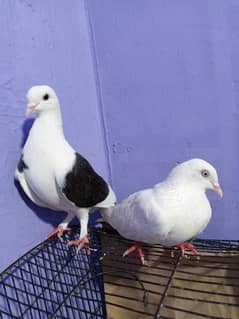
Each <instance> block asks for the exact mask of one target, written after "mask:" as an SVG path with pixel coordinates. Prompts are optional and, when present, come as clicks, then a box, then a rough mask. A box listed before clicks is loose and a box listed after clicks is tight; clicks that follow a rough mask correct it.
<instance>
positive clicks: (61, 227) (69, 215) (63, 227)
mask: <svg viewBox="0 0 239 319" xmlns="http://www.w3.org/2000/svg"><path fill="white" fill-rule="evenodd" d="M74 217H75V216H74V215H73V214H72V213H67V216H66V218H65V219H64V220H63V222H62V223H60V224H59V225H58V226H57V227H56V228H55V229H53V230H52V231H51V232H50V234H48V236H47V238H50V237H52V236H54V235H57V237H58V238H61V236H62V235H63V233H64V231H69V230H71V229H70V228H69V227H67V226H68V224H69V223H70V222H71V221H72V219H73V218H74Z"/></svg>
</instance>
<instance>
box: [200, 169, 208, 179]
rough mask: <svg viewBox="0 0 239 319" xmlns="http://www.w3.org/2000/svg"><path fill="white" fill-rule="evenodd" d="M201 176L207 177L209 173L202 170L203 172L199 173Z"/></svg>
mask: <svg viewBox="0 0 239 319" xmlns="http://www.w3.org/2000/svg"><path fill="white" fill-rule="evenodd" d="M201 174H202V176H203V177H208V176H209V171H207V170H206V169H204V170H203V171H201Z"/></svg>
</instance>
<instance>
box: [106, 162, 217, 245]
mask: <svg viewBox="0 0 239 319" xmlns="http://www.w3.org/2000/svg"><path fill="white" fill-rule="evenodd" d="M207 189H214V190H215V191H217V192H218V193H219V194H220V196H222V191H221V188H220V186H219V183H218V177H217V172H216V170H215V168H214V167H213V166H212V165H210V164H209V163H207V162H206V161H204V160H201V159H192V160H189V161H186V162H184V163H182V164H179V165H177V166H176V167H175V168H174V169H173V170H172V171H171V173H170V174H169V176H168V177H167V179H166V180H165V181H163V182H162V183H159V184H156V185H155V186H154V187H153V188H150V189H145V190H142V191H139V192H137V193H134V194H132V195H130V196H129V197H128V198H126V199H125V200H123V201H122V202H121V203H120V204H117V205H116V206H115V207H112V208H109V209H104V210H102V215H103V218H104V220H105V221H107V222H108V223H109V224H111V226H112V227H113V228H115V229H116V230H117V231H118V232H119V233H120V234H121V235H122V236H123V237H126V238H127V239H131V240H134V241H137V242H138V241H139V242H145V243H150V244H162V245H165V246H175V245H180V244H181V243H184V242H185V241H187V240H189V239H191V238H192V237H194V236H197V235H198V234H199V233H201V232H202V231H203V230H204V229H205V228H206V226H207V225H208V223H209V221H210V218H211V206H210V203H209V201H208V198H207V196H206V194H205V191H206V190H207Z"/></svg>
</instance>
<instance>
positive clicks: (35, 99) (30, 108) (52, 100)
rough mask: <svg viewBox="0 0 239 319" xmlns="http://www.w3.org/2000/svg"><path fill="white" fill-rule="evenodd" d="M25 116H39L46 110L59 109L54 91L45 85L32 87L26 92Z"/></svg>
mask: <svg viewBox="0 0 239 319" xmlns="http://www.w3.org/2000/svg"><path fill="white" fill-rule="evenodd" d="M27 100H28V105H27V110H26V116H28V115H30V114H31V113H36V114H39V113H41V112H44V111H47V110H53V109H58V108H59V103H58V99H57V96H56V93H55V91H54V90H53V89H52V88H51V87H49V86H47V85H37V86H33V87H32V88H30V89H29V91H28V92H27Z"/></svg>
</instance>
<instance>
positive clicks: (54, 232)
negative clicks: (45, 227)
mask: <svg viewBox="0 0 239 319" xmlns="http://www.w3.org/2000/svg"><path fill="white" fill-rule="evenodd" d="M70 230H71V229H70V228H68V227H66V228H64V227H63V226H61V225H59V226H57V227H56V228H55V229H53V230H52V231H51V232H50V234H48V235H47V238H51V237H53V236H55V235H57V237H58V238H61V236H62V235H63V233H64V231H70Z"/></svg>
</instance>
